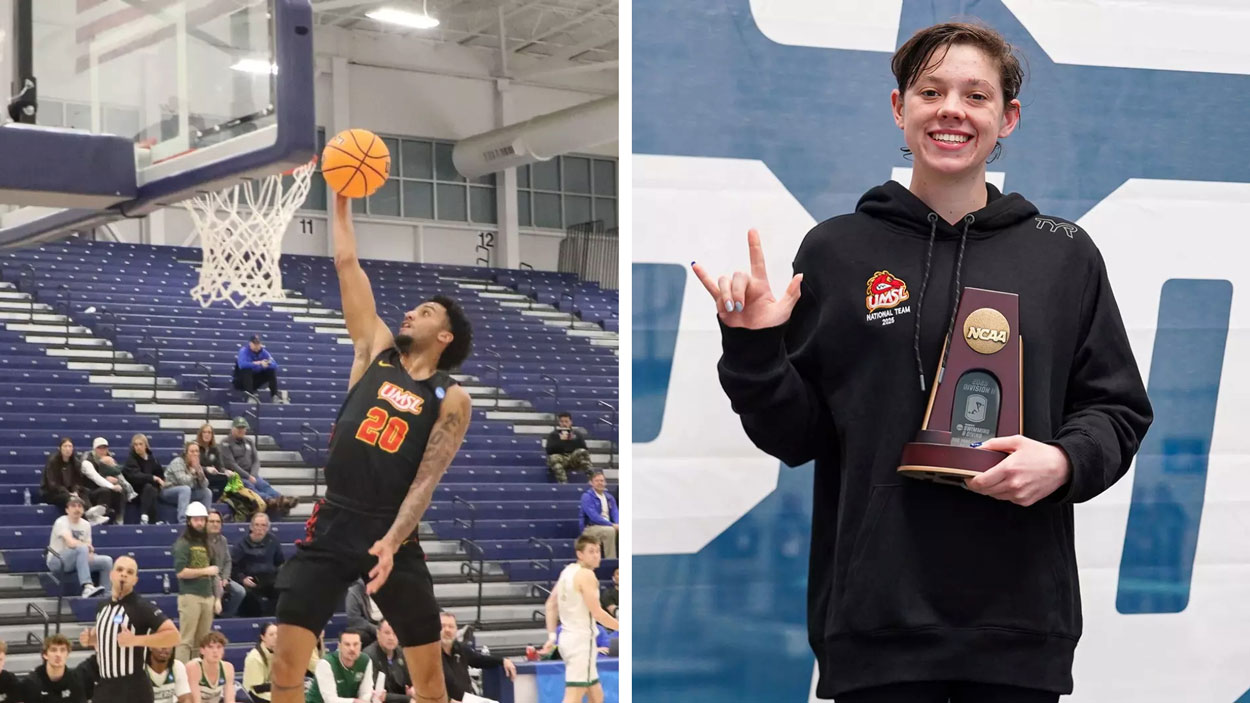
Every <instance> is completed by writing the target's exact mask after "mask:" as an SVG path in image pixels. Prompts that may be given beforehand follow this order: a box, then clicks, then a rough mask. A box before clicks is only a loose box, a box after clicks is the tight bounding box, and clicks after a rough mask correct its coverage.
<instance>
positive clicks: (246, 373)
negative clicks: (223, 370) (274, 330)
mask: <svg viewBox="0 0 1250 703" xmlns="http://www.w3.org/2000/svg"><path fill="white" fill-rule="evenodd" d="M262 385H267V386H269V397H270V399H271V400H272V401H273V402H275V403H283V402H289V401H288V400H287V398H286V395H285V394H280V393H279V391H278V360H277V359H275V358H273V354H270V353H269V350H268V349H266V348H265V345H263V344H261V341H260V336H259V335H255V334H254V335H252V338H251V339H250V340H248V342H247V344H244V345H243V346H242V347H239V353H238V355H237V356H236V357H235V360H234V388H235V390H240V391H246V392H248V393H256V390H257V389H258V388H260V387H261V386H262Z"/></svg>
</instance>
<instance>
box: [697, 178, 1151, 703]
mask: <svg viewBox="0 0 1250 703" xmlns="http://www.w3.org/2000/svg"><path fill="white" fill-rule="evenodd" d="M987 189H988V203H987V205H986V206H985V207H984V208H982V209H981V210H978V211H976V212H974V213H971V214H970V215H968V216H967V217H965V218H964V219H963V220H961V221H960V223H959V224H958V225H955V226H952V225H950V224H948V223H946V222H945V221H943V220H942V219H941V218H940V217H938V216H937V215H935V214H933V213H932V211H931V210H930V209H929V208H928V207H927V206H926V205H925V204H924V203H923V202H922V201H921V200H920V199H919V198H917V197H916V196H915V195H913V194H912V193H911V192H910V191H908V190H907V189H906V188H904V187H903V186H901V185H900V184H898V183H895V182H893V181H891V182H888V183H886V184H885V185H883V186H879V187H877V188H873V189H872V190H870V191H868V192H867V193H866V194H865V195H864V196H863V197H862V198H861V199H860V201H859V205H858V206H857V207H856V211H855V212H854V213H853V214H850V215H844V216H841V217H837V218H834V219H832V220H828V221H826V222H822V223H821V224H819V225H817V226H816V227H815V228H814V229H813V230H812V231H811V232H810V233H808V235H807V237H806V238H805V239H804V241H803V244H802V246H801V247H800V249H799V252H798V255H797V256H796V258H795V260H794V270H795V272H796V273H802V274H804V277H803V285H802V296H801V297H800V299H799V302H798V305H797V306H796V307H795V309H794V313H793V315H792V316H791V319H790V321H789V322H788V323H787V324H785V325H782V326H780V327H775V328H771V329H765V330H743V329H732V328H728V327H724V326H723V325H722V341H723V351H724V354H723V356H722V358H721V361H720V364H719V367H718V368H719V371H720V378H721V385H722V386H723V388H724V389H725V392H726V394H727V395H728V396H729V398H730V400H731V402H732V405H733V409H734V411H735V412H737V413H738V414H739V415H740V416H741V417H742V424H743V427H744V428H745V429H746V432H747V434H748V435H749V436H750V437H751V439H752V441H753V442H754V443H755V444H756V445H757V446H758V447H759V448H760V449H762V450H764V451H765V452H768V453H769V454H771V455H773V456H776V457H778V458H779V459H781V460H782V461H784V462H785V463H786V464H788V465H791V466H797V465H799V464H802V463H805V462H807V461H811V460H815V462H816V470H815V480H814V488H813V493H814V501H813V503H814V507H813V512H812V543H811V556H810V565H809V576H808V631H809V638H810V641H811V645H812V647H813V650H814V651H815V653H816V658H817V662H818V663H819V665H820V681H819V684H818V686H817V694H818V695H819V696H820V697H822V698H829V697H832V696H834V695H836V694H840V693H843V692H846V691H850V690H853V689H856V688H862V687H868V686H877V685H884V684H890V683H898V682H904V681H931V680H943V679H944V680H969V681H980V682H985V683H997V684H1007V685H1016V686H1026V687H1032V688H1039V689H1046V690H1050V691H1055V692H1059V693H1070V692H1071V691H1072V657H1073V651H1074V649H1075V647H1076V643H1077V640H1078V638H1079V637H1080V634H1081V601H1080V592H1079V585H1078V581H1077V568H1076V554H1075V548H1074V540H1073V520H1072V506H1073V504H1074V503H1077V502H1080V501H1085V500H1089V499H1090V498H1093V497H1094V496H1096V495H1098V494H1099V493H1101V492H1102V491H1104V490H1106V489H1107V488H1108V487H1109V486H1111V484H1113V483H1115V481H1116V480H1118V479H1119V478H1120V477H1121V476H1123V475H1124V473H1125V472H1126V471H1127V470H1128V467H1129V464H1130V462H1131V461H1132V459H1133V455H1134V453H1136V451H1137V448H1138V446H1139V445H1140V443H1141V440H1142V437H1143V436H1144V435H1145V433H1146V429H1147V427H1149V425H1150V422H1151V419H1152V412H1151V407H1150V402H1149V400H1148V399H1147V397H1146V391H1145V388H1144V387H1143V385H1142V381H1141V376H1140V375H1139V373H1138V369H1137V363H1136V361H1135V360H1134V358H1133V354H1132V350H1131V349H1130V347H1129V342H1128V338H1127V335H1126V334H1125V330H1124V325H1123V322H1122V321H1121V319H1120V313H1119V310H1118V308H1117V307H1116V303H1115V299H1114V297H1113V296H1112V292H1111V286H1110V283H1109V282H1108V280H1107V273H1106V269H1105V267H1104V265H1103V261H1102V257H1101V256H1100V254H1099V252H1098V250H1097V248H1096V247H1095V246H1094V243H1093V242H1092V241H1091V240H1090V238H1089V236H1088V235H1087V234H1086V233H1085V232H1084V231H1082V230H1080V229H1079V228H1078V227H1076V226H1075V225H1073V224H1071V223H1068V222H1066V221H1065V220H1062V219H1060V218H1057V217H1040V216H1039V215H1038V212H1037V208H1035V207H1034V206H1033V205H1032V204H1031V203H1029V202H1028V201H1027V200H1025V199H1024V198H1022V197H1020V196H1019V195H1017V194H1014V193H1013V194H1009V195H1002V194H1000V193H999V192H998V190H997V189H996V188H994V187H993V186H992V185H987ZM961 251H962V254H961ZM926 269H927V278H928V280H927V284H926V283H925V281H924V279H925V278H926ZM882 273H888V274H889V276H892V277H893V278H892V279H889V280H891V282H892V284H893V286H894V288H896V289H897V291H896V292H895V293H894V295H893V299H889V300H884V301H877V302H884V303H885V304H887V305H889V304H890V303H891V302H893V303H894V305H893V307H886V308H878V309H876V310H870V309H869V304H868V303H869V301H868V300H867V297H868V293H869V292H870V291H869V285H870V281H872V280H873V279H877V281H878V282H880V281H881V280H882V279H881V278H879V276H880V274H882ZM956 280H958V281H959V289H960V290H962V289H964V288H967V287H975V288H985V289H989V290H997V291H1005V292H1012V293H1017V294H1018V295H1019V305H1020V327H1021V329H1020V330H1019V333H1020V338H1021V340H1022V345H1023V357H1024V374H1023V384H1022V385H1023V388H1024V390H1023V434H1024V435H1025V436H1027V437H1030V438H1033V439H1035V440H1039V441H1043V442H1047V443H1050V444H1053V445H1056V446H1058V447H1060V448H1061V449H1063V451H1064V452H1065V453H1066V454H1067V456H1068V458H1069V461H1070V463H1071V466H1072V477H1071V480H1070V481H1069V482H1068V483H1067V484H1066V485H1064V486H1063V487H1061V488H1060V489H1059V490H1058V491H1056V492H1055V493H1054V494H1053V495H1051V496H1049V497H1048V498H1046V499H1044V500H1043V501H1041V502H1039V503H1037V504H1034V505H1032V506H1030V507H1027V508H1025V507H1021V506H1018V505H1015V504H1013V503H1010V502H1007V501H1001V500H996V499H993V498H989V497H987V496H982V495H979V494H976V493H973V492H971V491H967V490H964V489H961V488H958V487H952V486H949V485H940V484H935V483H930V482H927V481H917V480H912V479H908V478H903V477H901V476H900V475H899V474H898V473H897V467H898V464H899V458H900V453H901V450H902V447H903V445H904V444H905V443H906V442H910V441H912V440H913V439H914V438H915V435H916V431H917V430H918V429H919V428H920V426H921V423H922V422H923V418H924V412H925V407H926V404H927V401H928V393H926V392H924V391H922V390H921V374H923V378H924V379H925V385H926V387H927V386H928V385H931V384H932V380H933V378H934V376H935V373H936V368H937V364H938V356H939V355H940V353H941V350H942V344H943V340H944V339H945V338H946V335H947V331H948V328H949V326H950V322H951V316H952V315H953V313H954V303H955V300H954V297H953V291H954V290H955V289H956V286H955V281H956ZM922 288H923V289H924V291H923V309H922V305H921V297H922V294H921V289H922ZM904 291H905V293H906V295H904ZM904 298H905V299H904ZM896 299H897V300H896ZM917 329H918V331H919V335H918V343H917V337H916V330H917ZM917 357H919V364H920V366H921V367H922V369H921V370H918V369H917V363H918V360H917Z"/></svg>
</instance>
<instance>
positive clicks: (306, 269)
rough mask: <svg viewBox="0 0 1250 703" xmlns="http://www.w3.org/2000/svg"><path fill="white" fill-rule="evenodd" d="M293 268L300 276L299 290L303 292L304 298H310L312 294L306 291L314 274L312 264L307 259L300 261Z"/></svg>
mask: <svg viewBox="0 0 1250 703" xmlns="http://www.w3.org/2000/svg"><path fill="white" fill-rule="evenodd" d="M295 270H296V271H298V272H299V276H300V284H299V290H300V292H301V293H303V294H304V297H305V298H308V299H309V300H311V299H312V294H311V293H309V292H308V287H309V286H310V285H311V284H312V278H313V275H314V269H313V266H312V264H310V263H308V262H307V261H301V262H300V263H299V264H298V265H297V266H296V267H295Z"/></svg>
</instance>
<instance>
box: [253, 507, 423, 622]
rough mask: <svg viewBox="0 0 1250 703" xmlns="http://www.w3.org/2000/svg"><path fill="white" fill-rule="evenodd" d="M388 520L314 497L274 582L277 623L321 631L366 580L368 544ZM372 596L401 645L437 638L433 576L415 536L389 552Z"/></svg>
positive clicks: (371, 558) (388, 525)
mask: <svg viewBox="0 0 1250 703" xmlns="http://www.w3.org/2000/svg"><path fill="white" fill-rule="evenodd" d="M393 522H394V519H393V518H390V517H377V516H373V515H364V514H361V513H357V512H353V511H349V510H345V509H343V508H341V507H338V506H335V505H333V504H332V503H328V502H326V501H325V500H324V499H323V500H320V501H318V502H317V504H316V505H315V506H314V507H313V513H312V517H310V518H308V523H307V527H308V533H307V535H306V536H305V538H304V539H303V540H300V542H299V543H298V544H299V550H298V551H297V552H296V553H295V556H293V557H291V559H290V560H288V561H287V562H286V563H285V564H283V565H282V569H281V571H279V572H278V578H277V580H276V582H275V583H274V586H275V587H276V588H277V590H278V594H279V595H278V608H277V619H278V622H279V623H280V624H284V625H296V626H299V627H302V628H304V629H306V630H309V631H311V632H313V633H318V632H321V630H322V629H324V628H325V625H326V623H327V622H329V620H330V616H331V615H333V614H334V609H335V606H337V605H338V604H339V603H340V602H341V601H342V598H343V594H344V593H345V592H346V591H347V589H348V588H350V587H351V585H352V584H353V583H355V581H356V579H357V578H364V579H365V582H366V583H367V582H368V580H369V570H370V569H372V568H373V567H374V566H376V565H377V562H378V560H377V557H375V556H373V555H372V554H369V548H370V547H372V546H373V543H374V542H376V541H378V540H379V539H381V538H382V537H383V536H385V535H386V532H387V531H388V530H389V529H390V528H391V524H392V523H393ZM373 600H374V601H375V602H377V604H378V608H380V609H381V610H382V616H383V617H385V618H386V621H387V622H388V623H390V625H391V628H393V629H394V630H395V634H396V636H398V638H399V644H400V646H401V647H415V646H418V645H423V644H430V643H431V642H437V641H438V638H439V631H440V630H441V629H442V623H441V622H440V620H439V617H438V613H439V607H438V602H437V601H435V599H434V579H433V578H432V577H431V576H430V570H429V568H428V567H427V566H426V564H425V551H424V550H422V549H421V545H420V544H419V543H418V542H417V540H416V539H412V540H409V541H407V542H404V543H403V544H402V545H400V547H399V549H398V550H397V551H396V552H395V559H394V567H393V568H392V569H391V575H390V577H389V578H388V579H387V580H386V583H385V584H384V585H383V586H382V589H381V590H379V591H378V592H377V593H375V594H374V595H373Z"/></svg>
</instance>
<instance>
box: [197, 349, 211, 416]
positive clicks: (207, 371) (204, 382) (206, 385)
mask: <svg viewBox="0 0 1250 703" xmlns="http://www.w3.org/2000/svg"><path fill="white" fill-rule="evenodd" d="M192 368H195V369H204V378H201V379H197V380H196V381H195V383H196V385H198V386H199V387H200V388H202V389H203V390H204V393H203V395H202V396H200V399H201V400H203V401H204V422H206V423H207V422H208V421H209V419H210V417H211V415H212V412H211V411H212V407H213V370H212V369H211V368H209V367H208V364H206V363H204V362H202V361H197V362H195V366H193V367H192Z"/></svg>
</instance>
